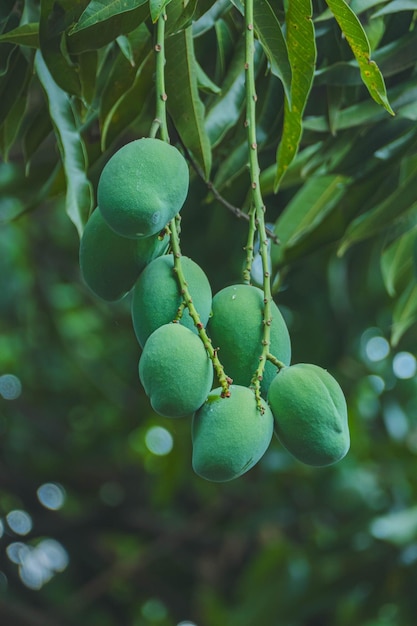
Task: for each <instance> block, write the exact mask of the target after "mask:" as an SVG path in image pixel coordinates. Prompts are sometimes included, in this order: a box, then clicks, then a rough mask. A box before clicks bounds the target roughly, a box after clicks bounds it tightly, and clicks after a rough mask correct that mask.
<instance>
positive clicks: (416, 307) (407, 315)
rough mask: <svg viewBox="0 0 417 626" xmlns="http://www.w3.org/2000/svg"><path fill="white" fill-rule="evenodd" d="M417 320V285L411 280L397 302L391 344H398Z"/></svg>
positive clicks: (393, 316)
mask: <svg viewBox="0 0 417 626" xmlns="http://www.w3.org/2000/svg"><path fill="white" fill-rule="evenodd" d="M416 322H417V285H416V284H415V282H414V281H413V282H410V283H409V284H408V285H407V287H406V289H405V290H404V291H403V293H402V294H401V296H400V297H399V298H398V300H397V301H396V303H395V306H394V311H393V315H392V328H391V344H392V345H393V346H397V345H398V343H399V341H400V339H401V337H402V336H403V335H404V333H405V332H406V331H407V330H408V329H409V328H410V327H411V326H412V325H413V324H415V323H416Z"/></svg>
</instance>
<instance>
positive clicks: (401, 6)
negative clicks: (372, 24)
mask: <svg viewBox="0 0 417 626" xmlns="http://www.w3.org/2000/svg"><path fill="white" fill-rule="evenodd" d="M399 11H417V0H393V1H392V2H388V4H386V5H385V6H384V7H382V9H379V10H378V11H376V12H375V13H373V15H372V17H373V18H375V17H381V15H388V14H390V13H398V12H399Z"/></svg>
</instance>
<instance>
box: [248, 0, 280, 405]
mask: <svg viewBox="0 0 417 626" xmlns="http://www.w3.org/2000/svg"><path fill="white" fill-rule="evenodd" d="M254 52H255V37H254V20H253V0H245V87H246V119H245V126H246V129H247V141H248V154H249V172H250V180H251V195H252V206H251V212H252V214H253V215H254V220H253V222H254V225H255V228H256V229H257V230H258V232H259V239H260V245H259V248H260V250H259V251H260V255H261V260H262V272H263V292H264V309H263V325H264V329H263V338H262V352H261V355H260V356H259V365H258V367H257V369H256V371H255V373H254V375H253V378H252V381H251V385H252V386H253V388H254V390H255V395H256V397H257V399H258V406H259V407H260V406H261V403H260V381H261V380H262V376H263V371H264V368H265V363H266V361H267V359H268V358H270V356H271V355H270V354H269V345H270V334H271V323H272V315H271V300H272V294H271V280H270V272H269V263H268V237H267V233H266V228H265V211H266V208H265V205H264V202H263V198H262V193H261V187H260V179H259V175H260V167H259V160H258V146H257V142H256V101H257V95H256V85H255V66H254ZM251 222H252V220H251ZM255 228H251V227H250V228H249V235H248V243H247V245H246V251H247V263H249V260H250V255H251V254H252V255H253V246H254V234H255ZM247 270H248V268H246V271H247ZM270 360H271V359H270ZM275 364H277V363H275Z"/></svg>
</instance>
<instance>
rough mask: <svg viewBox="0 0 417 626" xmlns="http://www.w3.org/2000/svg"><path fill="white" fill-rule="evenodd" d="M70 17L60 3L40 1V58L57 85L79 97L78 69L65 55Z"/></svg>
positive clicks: (69, 12)
mask: <svg viewBox="0 0 417 626" xmlns="http://www.w3.org/2000/svg"><path fill="white" fill-rule="evenodd" d="M77 6H78V5H77ZM75 15H76V13H75ZM72 17H73V12H71V11H67V10H66V7H65V6H64V5H63V2H62V1H61V2H56V1H54V0H42V4H41V17H40V22H39V44H40V49H41V51H42V57H43V59H44V61H45V63H46V65H47V67H48V70H49V72H50V73H51V75H52V77H53V79H54V81H55V82H56V83H57V85H59V87H61V89H64V90H65V91H67V92H68V93H70V94H73V95H76V96H78V97H81V84H80V78H79V74H78V68H77V66H76V64H75V63H74V62H73V60H72V59H70V58H69V56H68V55H67V54H66V53H65V49H66V47H65V31H66V29H67V28H68V26H69V25H70V23H71V19H72Z"/></svg>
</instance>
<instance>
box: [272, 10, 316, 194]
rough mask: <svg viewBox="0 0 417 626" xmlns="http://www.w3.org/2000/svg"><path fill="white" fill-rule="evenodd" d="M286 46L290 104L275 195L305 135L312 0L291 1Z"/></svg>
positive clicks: (312, 42)
mask: <svg viewBox="0 0 417 626" xmlns="http://www.w3.org/2000/svg"><path fill="white" fill-rule="evenodd" d="M288 4H289V6H288V13H287V21H286V23H287V46H288V57H289V61H290V66H291V72H292V81H291V104H290V103H289V102H288V101H286V103H285V111H284V127H283V132H282V137H281V141H280V143H279V146H278V151H277V173H276V176H275V185H274V186H275V191H277V190H278V186H279V183H280V181H281V179H282V177H283V176H284V174H285V172H286V171H287V169H288V166H289V165H290V163H291V162H292V161H293V159H294V158H295V156H296V154H297V151H298V147H299V144H300V140H301V135H302V117H303V112H304V108H305V106H306V103H307V98H308V95H309V93H310V89H311V85H312V82H313V77H314V69H315V62H316V43H315V33H314V26H313V22H312V19H311V15H312V8H311V1H310V0H289V3H288Z"/></svg>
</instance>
